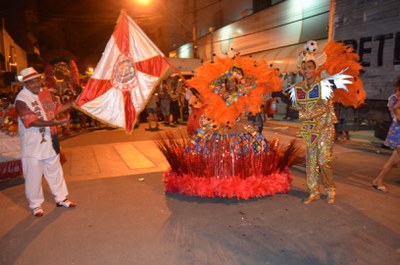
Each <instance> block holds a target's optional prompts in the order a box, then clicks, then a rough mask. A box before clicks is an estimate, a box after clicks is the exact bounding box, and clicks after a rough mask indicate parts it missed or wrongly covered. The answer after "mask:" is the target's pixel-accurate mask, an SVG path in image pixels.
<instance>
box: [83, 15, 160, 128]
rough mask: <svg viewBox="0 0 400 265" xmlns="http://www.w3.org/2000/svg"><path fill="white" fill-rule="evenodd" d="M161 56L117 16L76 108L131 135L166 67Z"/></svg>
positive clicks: (126, 19) (128, 21)
mask: <svg viewBox="0 0 400 265" xmlns="http://www.w3.org/2000/svg"><path fill="white" fill-rule="evenodd" d="M163 57H164V55H163V54H162V52H161V51H160V50H159V49H158V48H157V47H156V46H155V45H154V44H153V42H152V41H151V40H150V39H149V38H148V37H147V36H146V34H144V32H143V31H142V30H141V29H140V28H139V26H138V25H136V23H135V22H134V21H133V20H132V19H131V18H130V17H129V16H128V15H127V14H126V12H125V11H122V12H121V15H120V17H119V18H118V22H117V26H116V28H115V30H114V32H113V34H112V36H111V38H110V40H109V41H108V43H107V46H106V49H105V50H104V53H103V56H102V57H101V59H100V62H99V63H98V65H97V66H96V69H95V70H94V73H93V75H92V77H91V78H90V79H89V81H88V83H87V85H86V87H85V89H84V90H83V91H82V94H81V95H80V96H79V98H78V100H77V102H76V105H77V106H78V107H79V108H80V109H81V110H83V111H84V112H86V113H88V114H89V115H91V116H94V117H96V118H98V119H99V120H101V121H103V122H105V123H107V124H110V125H114V126H118V127H121V128H125V130H126V131H127V132H131V131H132V129H133V127H134V124H135V121H136V119H137V117H138V116H139V113H140V112H141V111H142V110H143V109H144V107H145V105H146V103H147V99H148V98H149V97H150V96H151V93H152V91H153V89H154V87H155V86H156V85H157V83H158V80H159V78H160V77H161V76H163V74H164V73H165V71H167V70H168V65H167V63H166V61H165V60H164V58H163Z"/></svg>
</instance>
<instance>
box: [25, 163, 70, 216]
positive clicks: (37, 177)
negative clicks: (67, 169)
mask: <svg viewBox="0 0 400 265" xmlns="http://www.w3.org/2000/svg"><path fill="white" fill-rule="evenodd" d="M21 161H22V170H23V172H24V178H25V195H26V198H27V199H28V202H29V208H31V209H34V208H36V207H39V206H41V205H42V203H43V201H44V197H43V188H42V176H43V175H44V177H45V178H46V181H47V183H48V185H49V187H50V190H51V193H52V194H53V195H54V197H55V201H56V202H60V201H63V200H64V199H65V198H67V195H68V190H67V185H66V184H65V180H64V173H63V169H62V167H61V163H60V155H57V156H54V157H51V158H48V159H44V160H38V159H36V158H32V157H28V158H22V159H21Z"/></svg>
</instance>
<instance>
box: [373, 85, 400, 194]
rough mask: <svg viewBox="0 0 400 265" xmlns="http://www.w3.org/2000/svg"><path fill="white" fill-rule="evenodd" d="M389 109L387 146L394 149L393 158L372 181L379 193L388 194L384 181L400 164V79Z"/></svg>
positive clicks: (390, 98) (390, 99)
mask: <svg viewBox="0 0 400 265" xmlns="http://www.w3.org/2000/svg"><path fill="white" fill-rule="evenodd" d="M388 108H389V111H390V114H391V116H392V125H391V126H390V128H389V132H388V135H387V137H386V140H385V145H387V146H388V147H390V148H391V149H393V152H392V156H391V157H390V158H389V160H388V161H387V162H386V164H385V165H384V166H383V168H382V170H381V172H379V174H378V176H377V177H376V178H375V179H374V180H373V181H372V187H374V188H375V189H377V190H379V191H383V192H387V191H388V189H387V188H386V186H385V185H383V179H384V178H385V177H386V176H387V175H388V174H389V173H390V171H391V170H392V168H393V167H394V166H395V165H397V164H399V162H400V78H399V79H398V80H397V83H396V92H395V93H394V94H393V95H391V96H390V97H389V99H388Z"/></svg>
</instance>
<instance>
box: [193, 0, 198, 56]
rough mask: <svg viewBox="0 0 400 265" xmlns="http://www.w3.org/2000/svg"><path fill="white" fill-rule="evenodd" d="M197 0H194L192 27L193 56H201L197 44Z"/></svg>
mask: <svg viewBox="0 0 400 265" xmlns="http://www.w3.org/2000/svg"><path fill="white" fill-rule="evenodd" d="M196 9H197V0H193V29H192V42H193V44H192V45H193V46H192V49H193V57H194V58H195V59H198V58H199V47H198V45H197V10H196Z"/></svg>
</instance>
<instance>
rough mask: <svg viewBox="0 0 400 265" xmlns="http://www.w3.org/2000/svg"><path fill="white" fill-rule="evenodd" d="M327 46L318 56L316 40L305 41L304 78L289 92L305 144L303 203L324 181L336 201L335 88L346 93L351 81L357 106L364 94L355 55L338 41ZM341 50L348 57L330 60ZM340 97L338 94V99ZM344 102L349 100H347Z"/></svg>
mask: <svg viewBox="0 0 400 265" xmlns="http://www.w3.org/2000/svg"><path fill="white" fill-rule="evenodd" d="M327 47H328V51H331V50H333V52H332V53H331V54H330V53H329V52H327V51H326V50H324V51H325V53H324V54H323V55H321V56H320V57H318V58H317V57H316V56H315V52H316V51H317V49H318V44H317V42H316V41H308V42H307V43H306V44H305V46H304V51H303V52H302V53H301V54H300V56H299V61H298V66H299V67H300V68H301V72H302V74H303V76H304V79H305V80H304V81H303V82H300V83H296V84H294V85H293V86H292V87H291V88H290V92H289V93H290V98H291V100H292V102H293V108H294V109H296V110H298V111H299V118H300V120H301V129H300V134H301V135H302V137H303V138H304V140H305V143H306V175H307V187H308V190H309V196H308V198H306V199H304V200H303V203H304V204H309V203H311V202H312V201H316V200H319V199H320V188H319V185H320V184H323V186H324V188H325V192H326V194H327V200H328V203H334V202H335V196H336V188H335V183H334V179H333V169H332V147H333V143H334V136H335V128H334V123H336V122H337V119H336V116H335V112H334V107H333V102H334V100H335V98H334V97H333V94H334V91H339V90H343V91H344V92H346V93H347V91H349V88H348V86H349V85H351V84H352V90H351V92H353V91H354V89H355V91H356V92H355V94H358V96H357V98H358V100H356V101H354V102H352V103H354V104H353V105H356V106H357V105H360V104H361V102H362V101H363V100H364V98H365V93H362V91H361V90H362V88H361V83H360V82H361V81H359V79H357V77H356V76H357V75H358V72H359V70H360V69H361V66H359V64H358V63H356V64H355V63H354V62H356V61H355V59H356V58H355V56H356V55H353V54H352V52H351V51H350V50H349V49H348V48H347V47H346V46H343V45H342V44H339V43H337V42H332V44H330V45H327ZM340 51H341V52H342V53H343V54H345V56H346V55H348V56H347V57H345V58H343V60H342V61H340V60H339V63H336V62H333V61H332V58H334V57H332V56H336V55H337V54H340ZM328 59H329V60H328ZM325 60H326V62H325ZM328 62H329V63H330V64H328ZM343 62H345V63H346V62H349V64H348V65H346V64H344V65H345V67H343V64H341V63H343ZM332 64H333V65H332ZM338 65H340V66H341V67H343V68H342V69H340V71H337V66H338ZM340 66H339V67H340ZM350 66H351V69H350V68H349V67H350ZM353 68H354V69H353ZM343 72H345V73H346V74H343ZM335 73H337V74H335ZM332 74H333V75H332ZM348 79H352V80H351V81H350V80H348ZM355 80H357V81H355ZM353 83H354V84H353ZM346 85H347V86H346ZM354 86H355V88H354ZM335 96H336V95H335ZM340 96H341V95H339V96H338V97H339V98H340ZM339 98H338V99H339ZM342 98H346V97H342ZM344 101H345V102H346V103H348V102H347V101H346V100H344Z"/></svg>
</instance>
